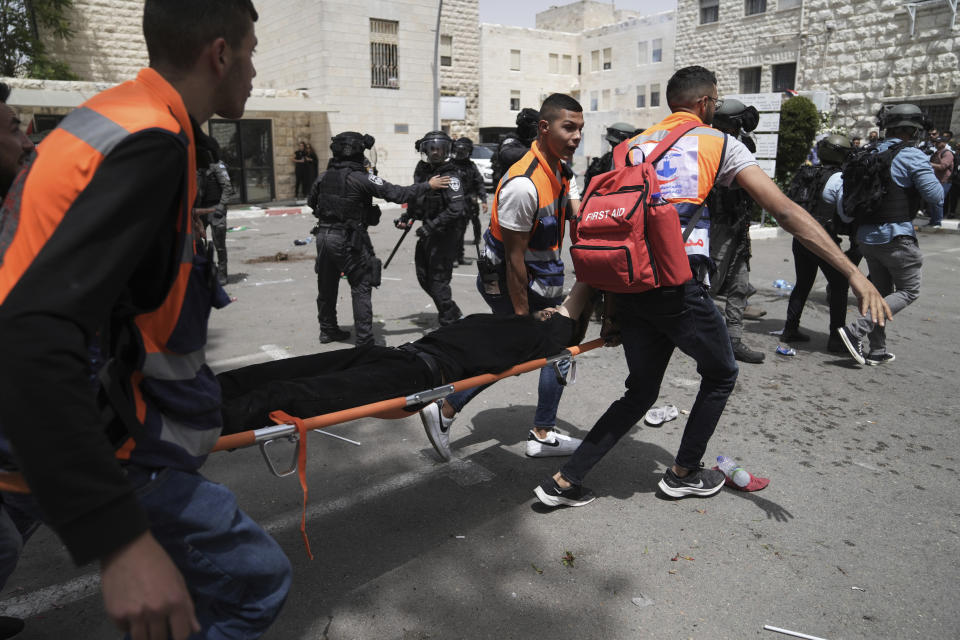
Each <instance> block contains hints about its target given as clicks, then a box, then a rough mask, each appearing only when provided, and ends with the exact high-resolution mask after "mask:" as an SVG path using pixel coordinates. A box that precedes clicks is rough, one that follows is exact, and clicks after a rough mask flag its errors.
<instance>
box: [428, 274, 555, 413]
mask: <svg viewBox="0 0 960 640" xmlns="http://www.w3.org/2000/svg"><path fill="white" fill-rule="evenodd" d="M477 290H478V291H479V292H480V295H481V296H483V299H484V301H485V302H486V303H487V305H488V306H489V307H490V310H491V311H493V313H494V314H496V315H506V316H509V315H513V302H511V301H510V295H509V294H505V293H501V294H495V295H493V294H489V293H486V292H485V291H484V290H483V283H482V282H481V280H480V276H477ZM501 290H504V291H505V290H506V287H501ZM527 301H528V303H529V305H530V313H533V312H535V311H540V310H542V309H546V308H548V307H555V306H557V305H559V304H560V303H561V302H563V300H562V299H559V298H543V297H541V296H538V295H537V294H536V293H534V292H533V291H530V290H527ZM518 364H519V363H518ZM569 370H570V363H569V362H563V363H561V364H560V372H561V373H562V374H563V375H564V377H566V375H567V372H568V371H569ZM491 384H492V383H491ZM489 386H490V385H489V384H485V385H483V386H480V387H474V388H473V389H467V390H466V391H458V392H457V393H454V394H451V395H449V396H447V397H446V399H445V402H448V403H449V404H450V405H451V406H452V407H453V408H454V409H455V410H456V411H457V413H460V411H462V410H463V408H464V407H465V406H466V405H467V403H468V402H470V401H471V400H473V399H474V397H476V395H477V394H479V393H480V392H481V391H483V390H484V389H486V388H487V387H489ZM562 395H563V385H562V384H560V383H559V382H558V381H557V374H556V373H555V371H554V368H553V365H549V366H546V367H543V368H542V369H540V384H539V386H538V398H537V410H536V412H535V413H534V414H533V426H535V427H537V428H541V429H549V428H551V427H554V426H556V424H557V407H559V406H560V397H561V396H562Z"/></svg>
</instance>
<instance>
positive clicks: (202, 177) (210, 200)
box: [197, 135, 235, 285]
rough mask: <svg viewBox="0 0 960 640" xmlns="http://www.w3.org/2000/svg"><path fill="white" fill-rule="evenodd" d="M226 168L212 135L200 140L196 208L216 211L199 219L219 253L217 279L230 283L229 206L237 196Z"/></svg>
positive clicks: (222, 283)
mask: <svg viewBox="0 0 960 640" xmlns="http://www.w3.org/2000/svg"><path fill="white" fill-rule="evenodd" d="M234 193H235V192H234V190H233V184H232V183H231V182H230V174H229V172H228V171H227V165H225V164H224V163H223V161H221V160H220V147H219V145H218V144H217V142H216V140H214V139H213V138H211V137H209V136H206V135H205V136H204V137H203V139H198V140H197V207H198V208H200V209H209V208H211V207H213V208H214V212H213V213H210V214H205V215H202V216H200V221H201V222H202V223H203V228H204V232H206V229H207V227H210V234H211V236H213V246H214V248H215V249H216V250H217V277H218V280H219V281H220V284H221V285H224V284H227V203H228V202H230V200H232V199H233V196H234Z"/></svg>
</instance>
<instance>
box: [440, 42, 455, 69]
mask: <svg viewBox="0 0 960 640" xmlns="http://www.w3.org/2000/svg"><path fill="white" fill-rule="evenodd" d="M440 66H441V67H452V66H453V36H440Z"/></svg>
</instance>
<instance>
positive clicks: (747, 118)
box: [713, 98, 760, 136]
mask: <svg viewBox="0 0 960 640" xmlns="http://www.w3.org/2000/svg"><path fill="white" fill-rule="evenodd" d="M758 124H760V113H759V112H758V111H757V108H756V107H748V106H747V105H745V104H743V103H742V102H740V101H739V100H737V99H735V98H727V99H725V100H724V101H723V104H722V105H720V108H719V109H717V111H716V112H715V113H714V114H713V126H714V127H715V128H717V129H719V130H720V131H723V132H724V133H729V134H730V135H734V136H736V135H739V134H740V133H741V132H749V131H753V130H754V129H756V128H757V125H758Z"/></svg>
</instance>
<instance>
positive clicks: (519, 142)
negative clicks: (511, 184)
mask: <svg viewBox="0 0 960 640" xmlns="http://www.w3.org/2000/svg"><path fill="white" fill-rule="evenodd" d="M531 142H533V140H530V141H527V140H526V139H525V138H522V137H521V136H520V134H519V133H518V132H517V131H516V130H514V131H511V132H510V133H508V134H507V136H506V137H505V138H504V139H503V140H501V141H500V144H499V145H498V146H497V152H496V153H494V154H493V157H492V158H491V159H490V168H491V169H492V171H493V188H494V189H496V188H497V185H499V184H500V178H502V177H503V174H505V173H506V172H507V171H508V170H509V169H510V167H512V166H513V165H514V164H516V163H517V161H519V160H520V158H522V157H523V156H525V155H526V153H527V151H530V143H531Z"/></svg>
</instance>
